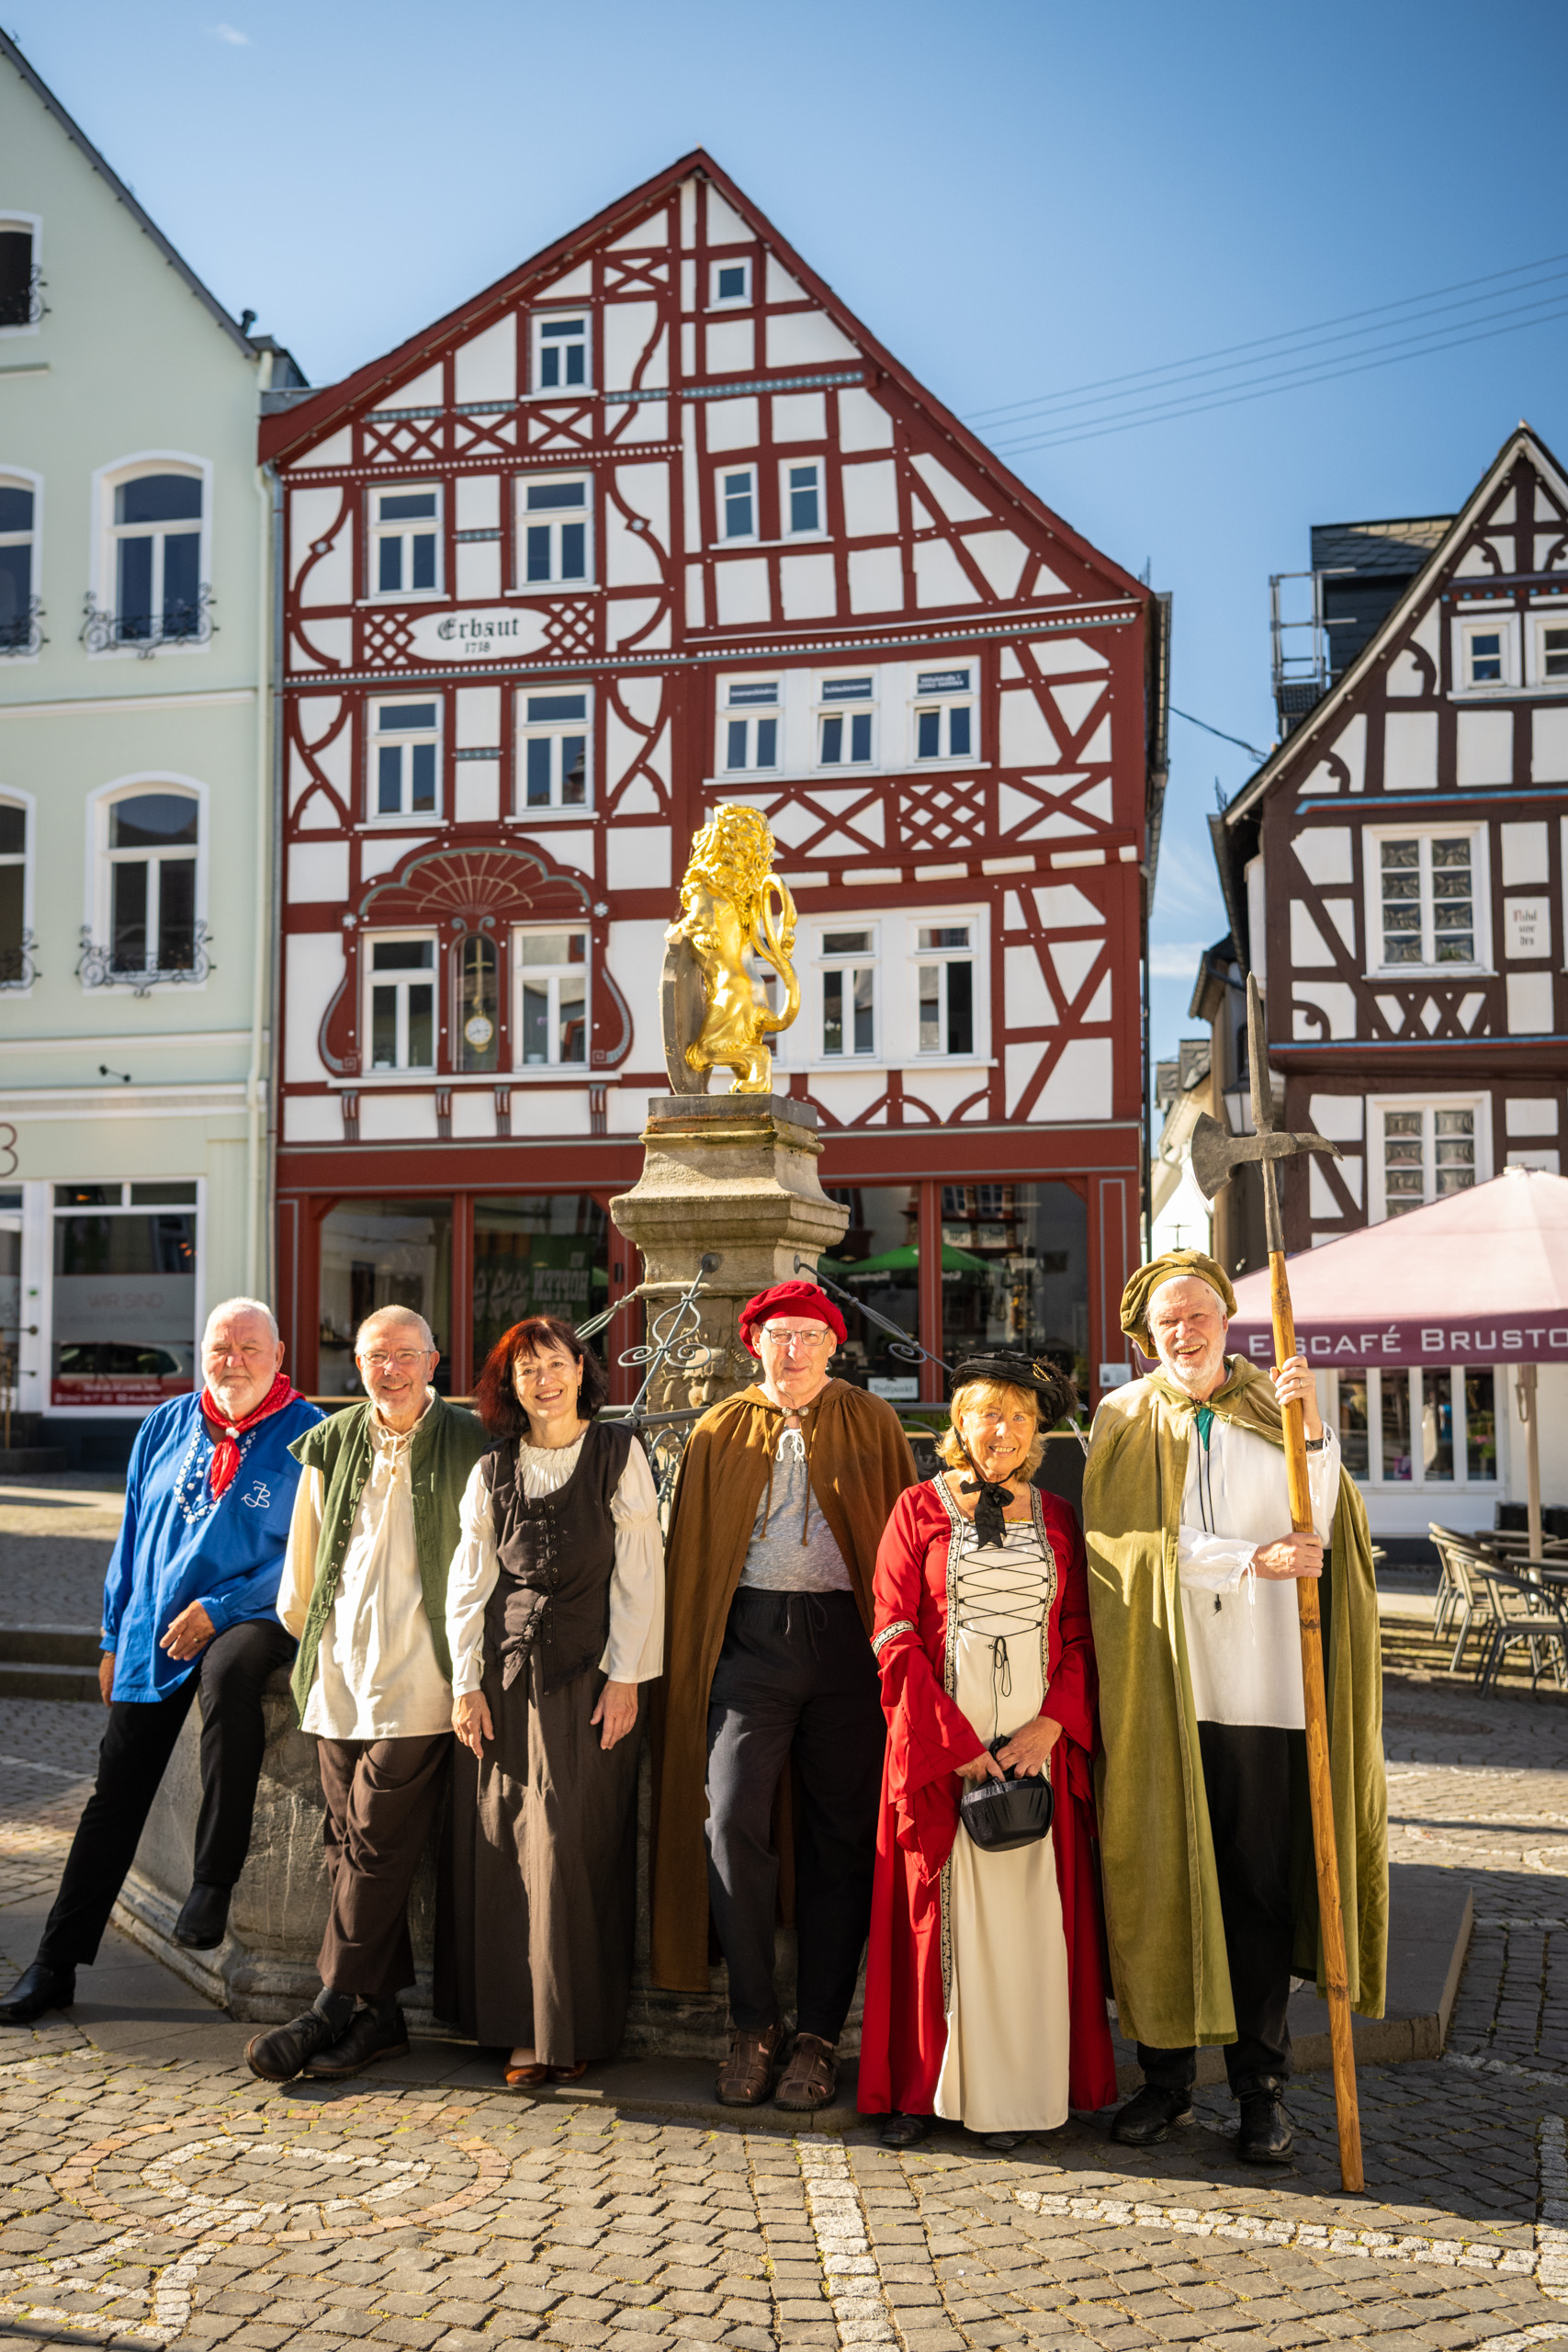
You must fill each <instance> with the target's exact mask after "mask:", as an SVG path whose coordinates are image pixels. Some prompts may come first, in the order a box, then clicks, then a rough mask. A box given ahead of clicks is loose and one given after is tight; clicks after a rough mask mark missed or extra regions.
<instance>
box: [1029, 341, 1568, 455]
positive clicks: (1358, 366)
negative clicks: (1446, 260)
mask: <svg viewBox="0 0 1568 2352" xmlns="http://www.w3.org/2000/svg"><path fill="white" fill-rule="evenodd" d="M1533 307H1540V306H1533ZM1562 318H1568V305H1565V306H1563V307H1562V308H1560V309H1557V310H1548V311H1543V313H1542V315H1541V316H1540V317H1539V318H1524V319H1517V320H1514V321H1513V322H1510V323H1508V324H1506V325H1502V326H1487V327H1482V328H1478V329H1477V330H1476V332H1475V333H1473V334H1459V335H1450V336H1448V337H1447V338H1446V339H1445V340H1443V341H1441V342H1433V341H1432V340H1431V339H1430V338H1423V339H1422V342H1423V345H1424V347H1422V348H1420V349H1401V348H1399V347H1398V346H1391V347H1390V348H1389V349H1388V350H1386V351H1384V352H1382V353H1379V354H1376V355H1374V356H1370V357H1365V358H1361V359H1358V360H1353V361H1347V362H1345V363H1343V364H1335V365H1324V366H1319V367H1318V368H1316V369H1315V370H1313V369H1304V370H1303V369H1297V370H1295V371H1293V372H1292V373H1291V374H1288V375H1285V376H1281V377H1279V378H1275V379H1265V380H1264V381H1263V382H1261V383H1259V384H1258V385H1256V386H1255V387H1254V388H1252V389H1250V390H1233V391H1226V392H1223V393H1215V394H1213V396H1210V397H1206V398H1203V399H1201V400H1194V401H1188V402H1186V403H1185V405H1183V404H1181V403H1179V402H1177V401H1167V402H1163V403H1160V404H1158V405H1156V406H1155V407H1153V408H1150V409H1145V410H1134V411H1130V412H1128V413H1125V414H1123V415H1122V416H1113V417H1111V418H1110V419H1108V420H1102V421H1099V422H1097V421H1095V420H1093V419H1089V418H1086V419H1085V420H1084V421H1083V422H1082V423H1081V424H1072V425H1069V426H1067V428H1066V430H1065V431H1055V432H1052V431H1047V432H1045V433H1043V434H1040V435H1036V436H1035V437H1033V438H1032V439H1030V440H1026V441H1011V442H1006V443H1003V444H1000V445H999V446H998V450H997V454H998V456H999V457H1018V456H1021V455H1022V454H1023V453H1024V452H1025V451H1026V450H1031V449H1060V448H1063V447H1066V445H1067V444H1068V443H1069V442H1075V441H1099V440H1102V439H1103V438H1104V437H1105V436H1106V435H1108V434H1113V433H1130V432H1134V431H1135V430H1136V429H1137V428H1138V427H1139V426H1140V425H1144V424H1162V423H1171V424H1174V423H1176V422H1178V421H1179V419H1180V418H1182V417H1188V416H1202V415H1205V414H1206V413H1208V412H1209V411H1210V410H1212V409H1220V408H1235V407H1238V406H1240V405H1242V404H1243V403H1244V402H1246V401H1258V400H1266V399H1268V398H1269V397H1270V396H1271V395H1273V394H1274V393H1277V392H1287V391H1297V390H1305V389H1307V388H1308V387H1310V386H1312V385H1315V384H1331V383H1335V382H1337V380H1338V379H1339V378H1341V377H1343V376H1361V375H1365V374H1366V373H1367V372H1368V371H1369V370H1370V369H1372V368H1392V367H1396V366H1398V365H1399V364H1400V363H1401V362H1402V361H1403V360H1406V359H1425V358H1430V357H1433V356H1436V354H1437V353H1438V352H1440V351H1457V350H1459V349H1460V348H1461V347H1462V346H1463V345H1465V344H1469V343H1487V342H1490V341H1491V340H1492V339H1493V337H1494V336H1496V335H1500V334H1521V333H1522V332H1523V331H1524V330H1525V329H1526V328H1528V327H1532V326H1548V325H1550V324H1551V322H1552V321H1553V320H1554V319H1562Z"/></svg>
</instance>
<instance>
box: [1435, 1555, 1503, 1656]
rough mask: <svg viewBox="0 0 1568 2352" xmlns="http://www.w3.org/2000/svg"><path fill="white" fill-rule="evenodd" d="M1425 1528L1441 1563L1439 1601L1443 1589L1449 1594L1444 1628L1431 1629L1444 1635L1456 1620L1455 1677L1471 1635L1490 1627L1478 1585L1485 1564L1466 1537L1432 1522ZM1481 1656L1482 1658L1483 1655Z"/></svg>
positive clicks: (1489, 1607)
mask: <svg viewBox="0 0 1568 2352" xmlns="http://www.w3.org/2000/svg"><path fill="white" fill-rule="evenodd" d="M1427 1525H1428V1527H1429V1528H1430V1529H1431V1535H1432V1541H1433V1543H1434V1544H1436V1545H1437V1547H1438V1559H1439V1560H1440V1562H1441V1563H1442V1577H1443V1582H1442V1584H1440V1585H1439V1587H1438V1599H1439V1600H1442V1599H1443V1594H1444V1589H1445V1587H1446V1589H1447V1592H1448V1600H1447V1605H1446V1607H1445V1608H1444V1612H1443V1625H1442V1627H1441V1629H1438V1628H1436V1627H1435V1628H1434V1629H1435V1630H1441V1631H1444V1632H1446V1631H1447V1629H1448V1627H1449V1625H1450V1622H1451V1621H1452V1620H1453V1619H1454V1618H1455V1617H1457V1618H1458V1620H1459V1635H1458V1638H1457V1640H1456V1641H1455V1643H1454V1652H1453V1656H1452V1657H1450V1660H1449V1665H1448V1670H1449V1672H1450V1674H1457V1673H1458V1672H1459V1668H1460V1660H1461V1658H1462V1657H1463V1656H1464V1653H1465V1648H1466V1645H1468V1643H1469V1641H1470V1636H1471V1634H1472V1632H1474V1633H1476V1634H1485V1633H1487V1632H1488V1631H1489V1630H1490V1628H1491V1625H1492V1622H1493V1607H1492V1602H1491V1600H1490V1598H1489V1596H1488V1594H1487V1593H1486V1590H1485V1589H1484V1587H1483V1586H1481V1585H1480V1583H1479V1579H1480V1577H1481V1575H1482V1573H1483V1570H1484V1569H1485V1567H1486V1566H1487V1565H1488V1563H1487V1562H1486V1561H1485V1560H1484V1559H1483V1556H1482V1555H1481V1554H1480V1553H1479V1552H1478V1551H1476V1549H1475V1547H1474V1546H1473V1544H1472V1543H1471V1542H1470V1540H1469V1538H1468V1537H1466V1536H1463V1535H1456V1534H1455V1533H1454V1532H1453V1530H1452V1529H1451V1528H1449V1527H1438V1526H1437V1525H1436V1524H1435V1523H1434V1522H1433V1521H1427ZM1483 1657H1484V1652H1483Z"/></svg>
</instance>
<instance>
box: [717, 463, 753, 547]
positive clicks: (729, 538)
mask: <svg viewBox="0 0 1568 2352" xmlns="http://www.w3.org/2000/svg"><path fill="white" fill-rule="evenodd" d="M743 475H744V477H745V479H746V481H747V484H748V489H747V495H748V497H749V498H750V501H751V527H750V530H749V531H732V530H731V529H730V528H729V492H728V484H729V483H730V482H733V481H739V480H740V478H741V477H742V476H743ZM713 523H714V543H715V545H716V546H717V547H721V548H753V547H757V546H759V545H760V544H761V537H762V509H761V495H760V491H759V478H758V471H757V467H756V464H755V462H754V461H753V460H752V459H750V458H741V459H740V460H739V463H737V464H725V465H717V466H716V467H715V468H714V472H713Z"/></svg>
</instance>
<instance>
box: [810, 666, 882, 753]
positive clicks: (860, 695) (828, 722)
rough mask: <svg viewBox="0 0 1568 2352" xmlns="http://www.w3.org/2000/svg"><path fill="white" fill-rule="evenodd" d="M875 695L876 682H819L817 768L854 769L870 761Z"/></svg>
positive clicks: (848, 680) (855, 679) (840, 679)
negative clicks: (846, 766)
mask: <svg viewBox="0 0 1568 2352" xmlns="http://www.w3.org/2000/svg"><path fill="white" fill-rule="evenodd" d="M874 695H875V681H874V679H871V678H825V679H824V680H823V681H822V684H821V687H820V689H819V707H818V714H817V759H818V765H819V766H821V767H825V768H836V767H842V766H844V765H845V764H846V763H848V764H850V765H856V764H858V763H860V762H861V761H863V760H869V759H870V758H871V756H872V748H873V747H872V721H873V718H874V716H875V710H874ZM845 706H850V707H845Z"/></svg>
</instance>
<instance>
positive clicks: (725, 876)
mask: <svg viewBox="0 0 1568 2352" xmlns="http://www.w3.org/2000/svg"><path fill="white" fill-rule="evenodd" d="M772 868H773V834H772V833H771V832H770V831H769V830H768V821H767V819H766V818H765V817H763V816H762V815H761V812H760V811H759V810H758V809H746V808H740V807H737V806H736V805H734V804H733V803H731V804H729V805H727V806H726V807H725V808H722V809H716V810H715V812H714V814H713V816H712V817H711V818H710V819H709V820H708V822H707V823H706V824H705V826H704V827H703V829H702V831H701V832H700V833H699V834H698V835H697V837H696V839H695V840H694V842H693V843H692V856H691V863H690V864H689V865H688V866H687V868H686V872H685V878H684V879H683V880H682V884H681V904H682V906H683V907H684V908H686V909H687V910H688V911H690V909H691V904H692V898H693V895H694V890H695V888H696V887H697V886H698V885H699V884H701V883H705V884H706V885H707V887H708V888H710V889H712V890H717V891H722V892H723V894H724V896H725V897H726V898H728V899H733V900H734V902H735V906H736V909H737V911H738V912H739V916H740V919H741V922H742V925H743V927H744V929H745V930H746V931H747V932H750V931H751V930H752V929H753V928H754V926H755V924H756V921H757V915H758V910H759V908H760V907H761V897H762V885H763V883H764V882H765V881H766V880H767V878H768V876H769V873H770V872H771V871H772Z"/></svg>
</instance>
